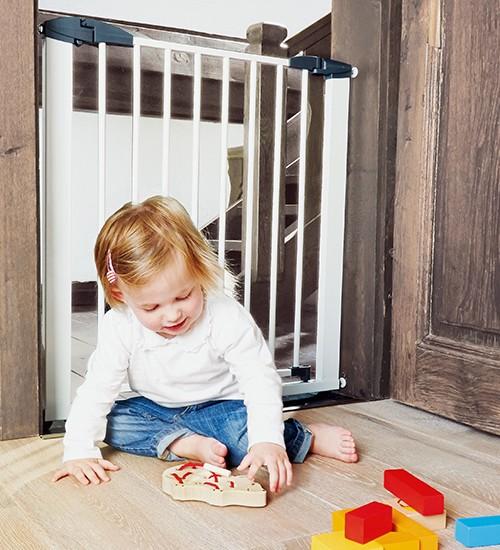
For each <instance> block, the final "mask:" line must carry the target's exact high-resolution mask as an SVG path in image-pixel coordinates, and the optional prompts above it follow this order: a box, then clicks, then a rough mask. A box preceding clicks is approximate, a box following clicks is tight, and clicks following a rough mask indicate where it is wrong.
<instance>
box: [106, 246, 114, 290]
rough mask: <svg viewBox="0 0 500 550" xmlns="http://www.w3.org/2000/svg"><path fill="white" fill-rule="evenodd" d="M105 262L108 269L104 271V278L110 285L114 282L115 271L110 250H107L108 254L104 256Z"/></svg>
mask: <svg viewBox="0 0 500 550" xmlns="http://www.w3.org/2000/svg"><path fill="white" fill-rule="evenodd" d="M106 264H107V267H108V271H107V273H106V279H108V283H109V284H110V285H112V284H114V283H116V272H115V269H114V267H113V263H112V262H111V251H110V250H109V251H108V254H107V256H106Z"/></svg>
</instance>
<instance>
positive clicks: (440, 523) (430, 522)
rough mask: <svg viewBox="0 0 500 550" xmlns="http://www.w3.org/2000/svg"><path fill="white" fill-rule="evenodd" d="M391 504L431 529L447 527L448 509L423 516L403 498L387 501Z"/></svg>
mask: <svg viewBox="0 0 500 550" xmlns="http://www.w3.org/2000/svg"><path fill="white" fill-rule="evenodd" d="M385 504H388V505H389V506H392V507H393V508H394V509H395V510H397V511H398V512H401V513H403V514H404V515H405V516H408V517H409V518H410V519H413V520H415V521H416V522H417V523H420V524H421V525H423V526H424V527H427V529H430V530H431V531H437V530H439V529H446V510H445V511H444V512H443V513H442V514H436V515H434V516H423V515H422V514H420V513H419V512H417V511H416V510H414V509H413V508H412V507H411V506H408V505H407V504H406V503H404V502H403V501H402V500H400V499H398V498H394V499H392V500H388V501H386V502H385Z"/></svg>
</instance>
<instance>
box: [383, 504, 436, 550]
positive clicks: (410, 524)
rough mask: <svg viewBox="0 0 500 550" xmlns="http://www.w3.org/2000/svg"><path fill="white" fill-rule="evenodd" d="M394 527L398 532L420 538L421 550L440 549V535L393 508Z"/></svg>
mask: <svg viewBox="0 0 500 550" xmlns="http://www.w3.org/2000/svg"><path fill="white" fill-rule="evenodd" d="M392 525H393V527H392V529H393V531H396V532H398V533H400V532H403V533H408V534H410V535H413V536H414V537H416V538H417V539H419V540H420V550H438V536H437V535H436V533H433V532H432V531H430V530H429V529H427V528H426V527H424V526H423V525H420V524H419V523H417V522H416V521H414V520H413V519H411V518H409V517H408V516H405V515H404V514H402V513H401V512H398V511H397V510H395V509H394V508H393V509H392Z"/></svg>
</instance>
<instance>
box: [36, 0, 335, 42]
mask: <svg viewBox="0 0 500 550" xmlns="http://www.w3.org/2000/svg"><path fill="white" fill-rule="evenodd" d="M331 5H332V2H331V0H309V1H308V2H302V1H297V0H294V1H293V0H233V1H230V0H183V1H182V2H173V1H167V2H165V1H162V2H160V1H158V0H143V1H142V2H137V1H135V0H105V1H103V0H38V7H39V9H41V10H51V11H58V12H62V13H74V14H82V15H88V16H95V17H104V18H108V19H118V20H122V21H134V22H138V23H148V24H153V25H161V26H165V27H173V28H178V29H186V30H192V31H198V32H206V33H209V34H220V35H225V36H233V37H240V38H245V36H246V29H247V28H248V27H249V26H250V25H251V24H253V23H259V22H261V21H266V22H268V23H276V24H278V25H282V26H284V27H286V28H287V29H288V36H289V37H290V36H293V35H294V34H297V33H298V32H300V31H301V30H303V29H304V28H305V27H307V26H308V25H310V24H311V23H314V22H315V21H317V20H318V19H320V18H321V17H323V16H324V15H326V14H327V13H329V12H330V11H331Z"/></svg>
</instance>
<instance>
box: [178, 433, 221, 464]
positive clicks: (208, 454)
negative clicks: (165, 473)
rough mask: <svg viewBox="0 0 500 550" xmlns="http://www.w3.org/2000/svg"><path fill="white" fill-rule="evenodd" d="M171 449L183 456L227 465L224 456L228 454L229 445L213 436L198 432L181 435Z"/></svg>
mask: <svg viewBox="0 0 500 550" xmlns="http://www.w3.org/2000/svg"><path fill="white" fill-rule="evenodd" d="M169 449H170V451H172V452H173V453H175V454H176V455H177V456H181V457H182V458H192V459H193V460H199V461H200V462H208V464H213V465H214V466H221V467H222V468H225V467H226V460H225V458H224V457H225V456H226V455H227V447H226V446H225V445H223V444H222V443H220V442H219V441H217V439H213V438H212V437H205V436H203V435H198V434H193V435H189V436H187V437H181V438H179V439H176V440H175V441H174V442H173V443H172V444H171V445H170V447H169Z"/></svg>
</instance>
